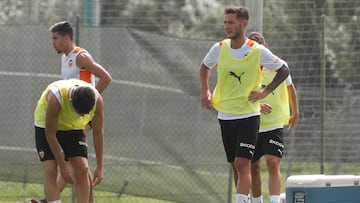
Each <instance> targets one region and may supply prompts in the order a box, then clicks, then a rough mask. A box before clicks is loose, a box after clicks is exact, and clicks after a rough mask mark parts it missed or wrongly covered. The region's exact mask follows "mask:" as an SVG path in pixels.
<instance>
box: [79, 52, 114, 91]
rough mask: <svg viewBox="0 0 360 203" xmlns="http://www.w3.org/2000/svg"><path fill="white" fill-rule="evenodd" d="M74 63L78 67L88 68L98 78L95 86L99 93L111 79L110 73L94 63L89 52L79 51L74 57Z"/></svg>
mask: <svg viewBox="0 0 360 203" xmlns="http://www.w3.org/2000/svg"><path fill="white" fill-rule="evenodd" d="M76 63H77V65H78V67H80V68H83V69H87V70H89V71H90V72H91V73H92V74H94V75H95V76H96V77H97V78H99V81H98V82H97V84H96V87H95V88H96V89H97V90H98V91H99V92H100V93H102V92H104V90H105V89H106V87H107V86H108V85H109V84H110V82H111V80H112V78H111V75H110V74H109V73H108V72H107V71H106V70H105V69H104V68H103V67H102V66H101V65H100V64H98V63H96V62H95V61H94V59H93V58H92V57H91V55H90V54H89V53H86V52H83V53H80V54H79V55H78V56H77V58H76Z"/></svg>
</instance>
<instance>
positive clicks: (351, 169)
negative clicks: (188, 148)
mask: <svg viewBox="0 0 360 203" xmlns="http://www.w3.org/2000/svg"><path fill="white" fill-rule="evenodd" d="M113 169H114V168H113ZM287 169H288V168H287V164H286V162H282V168H281V172H282V180H283V182H282V189H281V191H282V192H285V188H286V178H287V177H286V172H287ZM325 169H326V170H325V174H339V175H340V174H352V175H358V174H359V171H360V165H359V164H344V163H342V164H326V167H325ZM158 170H160V168H156V167H155V168H150V169H147V170H146V172H152V173H151V174H153V175H154V173H158V172H159V171H158ZM163 170H164V169H163ZM290 170H291V175H301V174H319V166H318V164H313V163H312V164H311V163H301V164H299V163H296V164H293V165H292V167H291V169H290ZM110 171H112V170H110ZM160 171H161V170H160ZM17 172H18V171H17V169H16V167H15V168H14V170H12V173H11V174H10V173H8V176H7V179H8V180H9V179H10V180H14V181H15V180H18V181H19V178H16V176H14V175H12V174H18V173H17ZM117 172H118V174H121V173H122V171H121V170H120V171H117ZM163 172H164V171H163ZM177 173H178V174H180V173H179V171H177ZM109 175H110V174H109ZM127 175H131V174H129V173H128V174H127ZM147 175H149V174H147V173H145V172H144V174H142V175H141V176H142V178H143V179H142V180H138V181H139V182H142V181H143V182H142V183H147V184H144V185H146V186H147V187H148V188H149V187H156V185H157V187H165V186H168V185H170V184H169V183H168V182H166V181H165V180H161V179H153V178H150V177H147ZM155 175H156V177H159V176H160V175H158V174H155ZM110 176H111V177H116V176H115V174H113V175H110ZM261 176H262V191H263V198H264V200H265V201H267V200H268V199H269V192H268V191H269V190H268V173H267V170H266V166H265V163H264V161H263V165H262V173H261ZM144 177H145V178H144ZM204 177H205V179H207V181H210V184H218V183H219V181H226V179H227V177H223V176H221V177H212V178H209V177H208V176H206V175H205V176H204ZM167 179H169V180H168V181H169V182H170V183H171V182H178V183H179V182H182V184H181V185H185V186H184V187H186V188H193V189H196V188H197V187H200V186H199V185H197V183H198V182H199V181H200V180H198V182H196V181H195V182H194V181H193V180H188V179H186V178H184V176H172V178H167ZM105 184H106V183H105ZM111 185H113V184H109V186H108V187H103V189H106V190H111V188H110V186H111ZM157 189H159V190H160V189H161V188H157ZM176 189H177V188H176V187H174V188H173V187H171V188H162V190H164V191H167V192H169V191H176ZM143 190H144V186H143V185H134V188H133V191H137V192H139V191H142V192H139V194H146V191H145V190H144V191H143ZM186 192H192V191H186ZM232 192H233V193H235V188H233V189H232ZM166 194H167V193H166ZM31 197H36V198H42V197H44V194H43V188H42V185H41V184H30V183H29V184H25V185H24V184H22V183H20V182H0V203H22V202H26V201H25V200H26V199H27V198H31ZM61 197H62V202H63V203H71V202H72V201H71V198H72V191H71V187H68V188H67V189H65V190H64V192H63V193H62V194H61ZM233 198H234V195H233V197H232V199H233ZM95 199H96V201H97V203H103V202H105V203H175V202H170V201H163V200H158V199H152V198H146V197H137V196H130V195H122V196H120V197H118V194H117V193H112V192H105V191H99V190H95Z"/></svg>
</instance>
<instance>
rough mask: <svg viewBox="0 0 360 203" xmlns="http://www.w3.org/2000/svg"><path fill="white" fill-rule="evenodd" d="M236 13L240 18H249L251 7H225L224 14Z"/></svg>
mask: <svg viewBox="0 0 360 203" xmlns="http://www.w3.org/2000/svg"><path fill="white" fill-rule="evenodd" d="M230 13H234V14H236V17H237V18H238V19H242V20H249V9H248V8H246V7H244V6H233V7H228V8H225V10H224V14H230Z"/></svg>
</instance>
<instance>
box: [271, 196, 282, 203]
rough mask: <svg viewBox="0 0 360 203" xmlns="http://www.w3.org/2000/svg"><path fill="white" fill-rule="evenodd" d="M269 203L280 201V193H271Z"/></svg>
mask: <svg viewBox="0 0 360 203" xmlns="http://www.w3.org/2000/svg"><path fill="white" fill-rule="evenodd" d="M270 203H280V195H271V196H270Z"/></svg>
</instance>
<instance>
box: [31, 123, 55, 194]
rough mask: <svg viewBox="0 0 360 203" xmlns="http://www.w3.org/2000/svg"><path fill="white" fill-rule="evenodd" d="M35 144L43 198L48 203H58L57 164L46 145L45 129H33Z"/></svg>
mask: <svg viewBox="0 0 360 203" xmlns="http://www.w3.org/2000/svg"><path fill="white" fill-rule="evenodd" d="M35 144H36V150H37V152H38V155H39V158H40V161H41V164H42V171H43V176H44V180H43V184H44V193H45V197H46V199H47V200H49V201H56V200H58V201H60V191H59V190H58V188H57V184H56V178H57V163H56V161H55V157H54V155H53V153H52V152H51V149H50V146H49V144H48V143H47V140H46V136H45V129H44V128H39V127H35Z"/></svg>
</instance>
